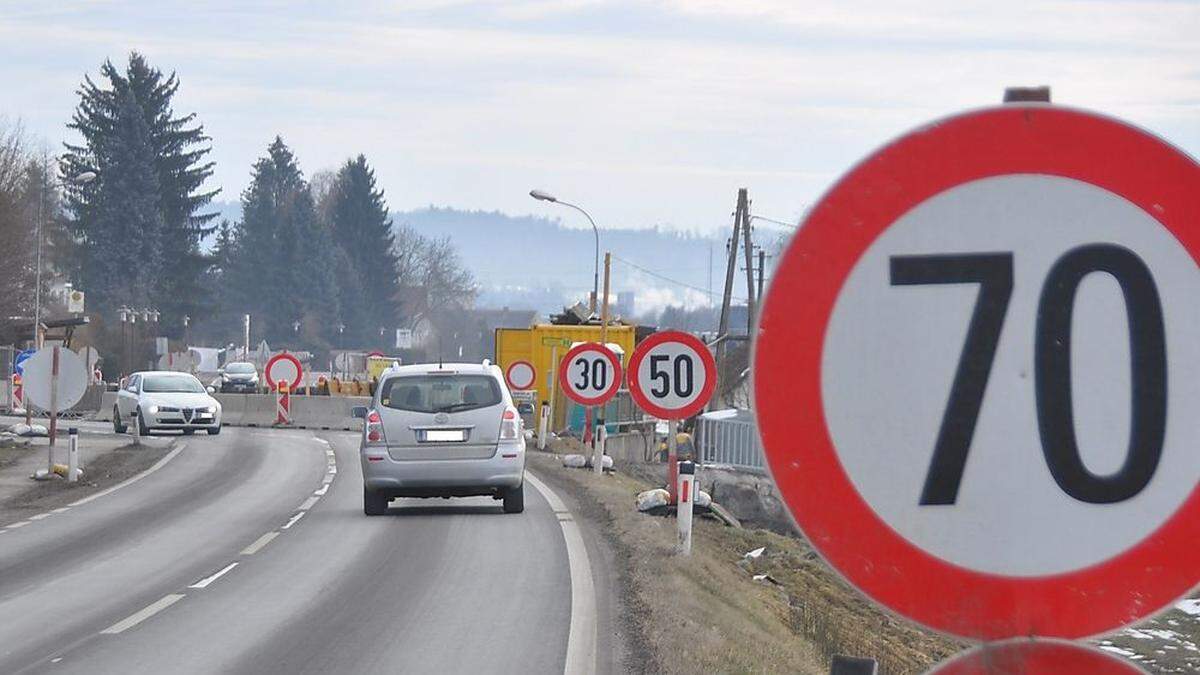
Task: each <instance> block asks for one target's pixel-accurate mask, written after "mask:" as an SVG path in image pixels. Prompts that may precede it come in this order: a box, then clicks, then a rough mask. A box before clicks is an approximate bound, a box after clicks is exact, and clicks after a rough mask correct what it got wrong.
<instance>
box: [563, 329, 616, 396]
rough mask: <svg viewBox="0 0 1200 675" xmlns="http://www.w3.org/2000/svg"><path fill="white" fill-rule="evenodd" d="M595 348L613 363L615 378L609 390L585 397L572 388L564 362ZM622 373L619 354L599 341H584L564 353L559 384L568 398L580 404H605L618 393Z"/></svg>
mask: <svg viewBox="0 0 1200 675" xmlns="http://www.w3.org/2000/svg"><path fill="white" fill-rule="evenodd" d="M593 350H599V351H601V352H603V355H604V357H605V358H607V359H608V362H609V364H611V365H612V367H613V380H612V384H611V385H610V386H609V388H608V390H607V391H605V392H604V393H603V394H601V395H599V396H597V397H595V398H585V397H583V396H579V395H578V394H576V393H575V390H574V389H572V388H571V386H570V383H568V382H567V369H566V368H565V367H564V365H563V364H565V363H567V362H568V361H570V360H571V359H573V358H575V357H576V356H579V354H580V353H581V352H586V351H593ZM622 375H623V373H622V370H621V359H619V358H617V355H616V354H614V353H613V352H612V350H611V349H609V348H608V347H605V346H604V345H602V344H600V343H599V342H583V343H580V344H577V345H575V346H574V347H572V348H571V349H570V350H569V351H567V353H566V354H564V355H563V357H562V359H561V360H560V361H559V362H558V386H560V387H562V390H563V394H565V395H566V397H567V398H569V399H571V400H572V401H574V402H576V403H578V404H579V405H604V404H605V403H608V401H609V400H610V399H611V398H612V397H614V396H616V395H617V391H618V390H620V388H621V377H622Z"/></svg>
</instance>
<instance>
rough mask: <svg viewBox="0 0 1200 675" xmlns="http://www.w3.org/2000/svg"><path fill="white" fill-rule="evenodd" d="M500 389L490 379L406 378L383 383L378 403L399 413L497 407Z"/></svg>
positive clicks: (435, 376)
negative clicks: (405, 411) (400, 411)
mask: <svg viewBox="0 0 1200 675" xmlns="http://www.w3.org/2000/svg"><path fill="white" fill-rule="evenodd" d="M501 400H502V399H501V394H500V385H499V384H497V383H496V380H495V378H492V377H488V376H487V375H406V376H403V377H393V378H390V379H387V380H384V382H383V387H382V389H380V392H379V402H380V404H382V405H384V406H385V407H388V408H394V409H396V410H411V411H413V412H426V413H439V412H462V411H464V410H475V409H477V408H487V407H490V406H494V405H496V404H497V403H500V401H501Z"/></svg>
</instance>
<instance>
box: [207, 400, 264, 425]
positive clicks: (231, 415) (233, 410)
mask: <svg viewBox="0 0 1200 675" xmlns="http://www.w3.org/2000/svg"><path fill="white" fill-rule="evenodd" d="M254 395H255V394H214V395H213V398H215V399H217V401H218V402H219V403H220V404H221V424H223V425H224V424H228V425H229V426H231V427H238V426H241V425H242V421H243V420H244V419H245V417H246V399H248V398H250V396H254Z"/></svg>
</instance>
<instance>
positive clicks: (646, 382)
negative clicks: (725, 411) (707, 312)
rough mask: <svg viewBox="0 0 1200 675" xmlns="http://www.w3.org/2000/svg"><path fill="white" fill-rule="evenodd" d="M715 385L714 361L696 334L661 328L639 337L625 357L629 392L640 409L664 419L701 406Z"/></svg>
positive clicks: (686, 414) (693, 411)
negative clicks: (627, 362) (642, 337)
mask: <svg viewBox="0 0 1200 675" xmlns="http://www.w3.org/2000/svg"><path fill="white" fill-rule="evenodd" d="M716 386H717V364H716V361H714V360H713V357H712V353H710V352H709V351H708V347H706V346H705V345H704V343H703V342H701V341H700V339H699V338H697V337H695V336H694V335H691V334H689V333H684V332H681V331H673V330H672V331H663V332H661V333H655V334H654V335H651V336H650V337H648V338H646V339H645V340H642V342H641V343H640V344H639V345H638V347H637V349H636V350H634V352H633V356H632V357H630V359H629V394H630V395H631V396H632V397H633V400H634V401H635V402H636V403H637V404H638V406H640V407H641V409H642V410H645V411H646V412H648V413H650V414H651V415H653V416H655V417H657V418H659V419H664V420H680V419H684V418H687V417H691V416H692V415H695V414H696V413H698V412H700V411H701V410H703V409H704V406H705V405H707V404H708V400H709V399H710V398H712V394H713V389H715V388H716Z"/></svg>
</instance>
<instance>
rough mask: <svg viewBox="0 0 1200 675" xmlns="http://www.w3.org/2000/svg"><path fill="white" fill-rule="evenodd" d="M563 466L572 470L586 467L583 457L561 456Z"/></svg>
mask: <svg viewBox="0 0 1200 675" xmlns="http://www.w3.org/2000/svg"><path fill="white" fill-rule="evenodd" d="M563 466H566V467H570V468H572V469H582V468H583V467H585V466H587V460H586V459H584V457H583V455H563Z"/></svg>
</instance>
